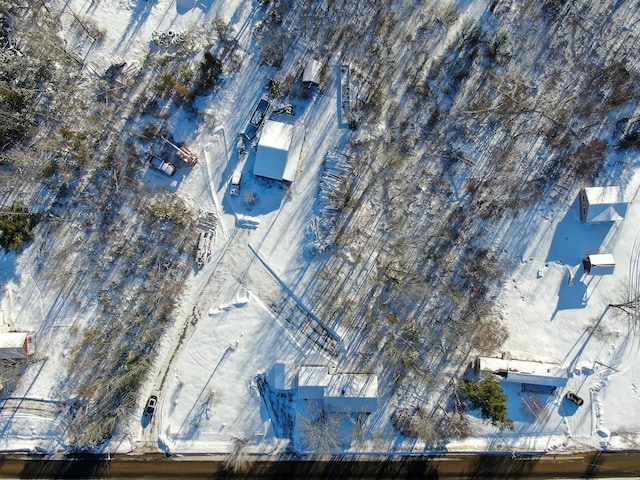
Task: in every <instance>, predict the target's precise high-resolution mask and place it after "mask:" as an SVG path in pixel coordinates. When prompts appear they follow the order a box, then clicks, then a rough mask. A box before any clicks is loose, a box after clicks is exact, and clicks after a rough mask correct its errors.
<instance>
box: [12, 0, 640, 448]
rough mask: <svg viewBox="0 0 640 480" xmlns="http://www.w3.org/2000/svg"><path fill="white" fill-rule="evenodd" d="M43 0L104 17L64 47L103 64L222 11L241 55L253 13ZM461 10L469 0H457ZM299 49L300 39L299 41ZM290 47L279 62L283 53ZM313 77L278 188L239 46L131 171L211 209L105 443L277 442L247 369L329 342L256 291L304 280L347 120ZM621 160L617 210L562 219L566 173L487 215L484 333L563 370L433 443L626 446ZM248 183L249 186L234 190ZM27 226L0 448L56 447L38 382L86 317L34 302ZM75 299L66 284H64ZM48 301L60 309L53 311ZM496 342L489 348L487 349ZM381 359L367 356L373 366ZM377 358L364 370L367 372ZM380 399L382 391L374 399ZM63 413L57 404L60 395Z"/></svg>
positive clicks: (47, 393)
mask: <svg viewBox="0 0 640 480" xmlns="http://www.w3.org/2000/svg"><path fill="white" fill-rule="evenodd" d="M48 3H49V4H50V5H51V6H52V8H57V9H62V8H63V6H64V7H65V8H67V9H72V10H73V11H75V12H77V13H81V14H83V15H87V16H90V17H91V18H93V19H94V20H95V21H96V22H97V23H98V24H99V25H101V26H102V27H104V28H107V29H108V31H107V36H106V40H105V41H104V42H103V43H102V44H100V45H98V46H87V48H86V49H85V50H84V51H83V52H81V54H82V56H84V57H85V58H86V59H87V62H88V64H90V65H91V66H92V68H94V69H96V70H98V71H103V70H105V69H106V68H107V67H108V66H109V65H110V64H111V63H113V61H114V59H122V60H124V61H126V62H127V64H128V65H135V64H137V63H139V62H140V63H141V62H142V59H143V58H144V56H145V55H146V48H147V46H148V45H149V42H150V40H151V38H152V37H153V36H154V35H156V34H157V32H168V31H173V32H186V34H187V35H188V34H193V32H196V31H197V29H198V26H199V25H201V24H204V23H205V22H210V21H212V20H213V19H214V18H222V19H224V20H225V21H226V22H229V23H230V25H231V26H232V27H233V28H234V29H235V31H236V32H237V33H238V40H239V43H240V45H241V47H242V49H243V51H244V54H245V55H246V56H247V57H252V56H254V55H256V54H254V52H253V51H252V46H253V43H252V38H251V35H252V33H251V32H252V31H253V29H254V28H255V24H256V22H257V19H258V14H257V12H258V9H259V7H258V6H257V4H254V3H253V2H243V1H240V0H221V1H215V2H214V1H213V0H201V1H198V0H193V1H191V0H178V1H177V2H175V1H170V0H158V1H148V2H146V1H134V0H113V1H106V0H102V1H101V2H97V1H96V2H94V1H91V2H89V1H85V0H71V1H68V2H62V1H57V0H56V1H50V2H48ZM468 3H469V4H471V7H470V9H471V11H473V9H474V8H477V9H480V10H482V8H484V5H485V4H484V2H468ZM300 53H301V58H302V56H303V55H304V54H305V52H304V50H303V49H301V52H300ZM301 65H302V63H298V64H296V65H292V66H291V68H292V69H296V68H298V69H299V68H301ZM327 68H328V70H329V72H330V73H329V75H328V78H329V83H328V84H327V85H324V86H323V89H322V91H317V90H313V91H312V93H310V94H309V97H308V98H307V99H304V100H299V101H298V102H297V104H296V107H297V108H296V115H295V116H293V117H290V116H283V117H282V120H283V121H287V122H295V125H296V126H298V127H299V128H301V129H302V130H303V131H304V133H305V137H304V143H303V145H302V150H301V156H300V163H299V165H298V171H297V173H296V178H295V181H294V182H293V185H292V186H291V188H289V189H286V188H284V187H282V185H280V184H279V183H278V182H275V181H270V180H266V179H262V178H256V177H254V176H253V174H252V171H253V165H254V161H255V157H256V149H255V145H251V144H249V145H247V150H246V152H239V151H238V149H237V144H236V141H237V134H238V133H239V132H240V131H242V130H243V129H244V126H245V125H246V122H247V120H248V117H249V115H250V113H251V110H252V109H253V107H254V105H255V104H256V103H257V101H258V100H259V99H260V98H261V97H262V96H263V95H264V94H265V82H264V78H266V77H267V75H268V73H269V70H268V67H260V66H258V61H257V58H253V59H252V61H248V62H244V63H243V64H242V66H241V69H240V71H239V72H236V73H235V75H234V80H233V83H231V84H227V85H225V86H224V88H223V89H221V91H220V92H219V93H217V94H215V95H213V96H212V97H211V98H209V97H205V98H200V99H199V100H198V102H201V105H199V107H200V108H201V109H202V110H203V111H205V112H207V114H206V115H205V117H206V116H207V115H210V117H211V118H206V120H207V121H205V122H200V123H197V122H195V121H193V120H191V119H188V118H176V119H175V130H174V132H173V135H174V138H175V139H176V141H179V142H182V143H185V144H187V145H189V146H190V147H192V148H194V149H195V150H196V151H197V152H199V154H200V161H199V163H198V164H197V165H196V166H195V167H193V169H191V170H187V169H180V170H179V171H178V172H177V174H176V176H174V177H172V178H171V179H168V178H165V177H161V176H160V175H159V174H158V173H157V172H152V171H150V172H149V173H148V174H146V175H145V181H146V182H147V183H148V184H149V185H151V186H153V187H155V188H167V189H171V190H172V191H174V192H175V195H178V196H179V197H181V198H182V199H183V200H184V201H185V202H186V204H187V205H188V206H189V207H191V208H193V209H194V210H197V211H201V212H210V213H213V214H215V215H216V216H217V217H218V219H219V223H218V225H217V227H216V230H215V237H214V240H213V242H212V247H211V259H210V261H209V262H207V263H206V264H205V265H204V267H203V268H202V269H195V268H194V270H193V272H192V273H191V275H190V276H189V279H188V284H187V285H186V289H185V292H184V294H183V295H182V296H181V297H180V298H179V299H178V308H177V310H176V313H175V319H174V322H173V323H172V326H171V328H170V329H169V332H168V334H167V335H166V336H165V338H164V340H163V343H162V346H161V348H159V349H158V350H157V352H155V354H154V357H155V358H154V362H153V369H152V371H150V372H148V378H147V379H146V381H145V387H144V388H143V392H142V394H141V395H140V398H139V400H138V402H139V409H138V413H137V414H135V415H132V416H131V417H130V418H129V419H128V421H127V422H126V424H125V425H121V426H120V429H119V431H118V432H117V437H116V438H114V439H113V440H112V441H111V443H110V445H109V447H108V448H109V449H110V451H118V452H123V453H126V452H148V451H165V452H167V453H174V454H175V453H227V452H230V451H232V450H233V448H234V442H236V441H237V439H247V440H248V444H249V446H250V447H249V451H250V452H252V453H263V454H273V453H274V452H278V451H281V450H283V449H285V448H287V444H288V441H287V440H286V439H283V438H281V435H279V432H278V431H277V428H275V427H274V425H273V422H272V419H271V417H270V411H269V408H267V406H266V405H265V403H264V401H263V399H262V398H261V396H260V392H259V389H258V383H257V381H256V379H257V378H258V376H259V375H262V374H266V373H267V372H269V370H270V369H271V368H272V366H273V365H274V363H276V362H286V363H287V365H294V366H295V365H300V364H305V363H306V364H316V365H317V364H328V363H330V361H331V360H332V358H331V356H330V355H329V354H327V353H326V352H325V351H323V350H322V349H320V348H318V347H316V346H315V345H314V344H313V343H312V342H310V341H309V339H308V338H307V337H306V336H304V335H301V334H300V332H299V331H297V330H296V328H294V327H293V326H292V325H290V324H289V323H287V322H286V321H285V320H283V319H282V318H280V317H279V316H278V315H276V314H275V313H274V311H273V309H272V305H271V302H272V301H273V299H274V298H275V297H277V295H278V292H282V291H285V292H287V293H289V294H290V295H291V296H292V298H296V297H295V296H296V295H298V294H300V293H301V292H303V291H304V290H305V288H307V287H308V283H305V282H309V278H307V270H306V268H307V262H309V258H307V255H308V253H305V242H306V236H307V233H308V228H309V223H310V218H311V217H312V214H313V208H314V203H315V200H316V194H317V192H318V186H319V183H320V177H321V174H322V169H323V161H324V160H325V157H326V156H327V154H330V153H331V152H333V151H334V150H339V149H340V147H341V146H342V145H344V143H345V142H346V140H347V138H348V136H349V135H350V130H349V129H348V128H346V127H345V125H343V124H341V123H340V118H339V112H338V103H339V102H338V95H339V92H338V86H339V69H340V62H339V58H338V57H337V56H336V58H334V60H333V63H330V64H329V65H327ZM624 161H625V162H626V164H627V165H628V166H627V167H626V168H627V169H628V171H627V172H626V175H627V176H628V177H630V180H629V181H628V183H627V184H625V185H623V186H624V188H625V194H626V197H627V198H628V199H629V200H631V203H630V205H629V208H628V211H627V216H626V218H625V219H624V221H622V222H616V223H606V224H585V223H582V222H580V218H579V211H578V203H577V198H578V197H577V193H578V192H577V190H576V191H575V192H571V194H570V195H568V197H569V198H573V199H574V200H575V201H574V202H573V203H571V204H569V203H567V204H563V205H553V206H551V207H549V206H547V207H544V208H543V207H539V206H537V205H536V204H534V205H533V206H532V207H530V211H529V212H526V213H521V214H520V215H519V216H518V217H516V218H511V219H510V220H509V221H508V222H505V224H504V225H503V229H504V238H508V239H512V240H509V241H508V242H507V244H506V245H504V249H503V251H502V252H501V256H502V258H503V259H505V260H506V261H507V262H509V264H510V265H512V266H513V268H512V271H511V272H510V274H509V276H508V278H507V279H506V280H505V281H504V284H503V286H502V289H501V292H500V294H499V296H498V299H497V305H498V307H499V311H500V320H501V321H502V322H503V323H504V324H505V326H506V327H507V330H508V332H509V336H508V338H507V340H506V342H505V344H504V345H503V346H502V348H501V352H508V353H510V354H511V355H512V357H514V358H526V357H527V356H532V355H534V354H535V355H537V356H540V357H545V358H549V359H555V360H556V361H558V362H559V363H561V365H562V367H563V368H565V369H566V371H567V372H568V376H569V381H568V384H567V386H566V388H561V389H558V391H556V393H554V394H553V395H537V394H529V393H525V392H521V391H520V385H519V384H505V391H506V393H507V395H508V397H509V416H510V417H511V418H512V419H513V420H514V421H515V430H514V431H513V432H504V433H497V432H496V429H495V428H492V427H490V426H489V425H487V424H486V423H483V422H482V421H481V420H480V419H479V418H477V412H470V413H471V414H472V416H474V415H476V417H473V418H472V433H471V436H470V437H469V438H467V439H464V440H459V441H454V442H451V443H449V444H447V445H446V446H445V448H446V449H447V450H449V451H463V452H464V451H487V450H490V451H566V450H573V449H584V448H603V449H630V448H638V446H639V445H640V435H639V432H640V391H639V390H638V389H639V388H640V383H639V382H640V367H639V366H638V356H639V351H640V338H639V337H638V331H637V328H638V326H637V325H636V324H634V323H633V322H632V321H631V320H630V317H629V316H625V315H624V314H623V313H622V312H621V311H620V309H616V308H612V307H608V305H609V304H610V303H620V302H623V301H624V300H625V298H626V297H625V296H626V294H627V292H628V289H629V288H631V287H633V286H637V284H636V283H635V282H636V281H637V278H636V277H637V274H638V266H639V265H640V263H639V262H640V238H638V231H639V228H640V209H639V208H638V205H637V200H636V199H637V192H638V189H639V188H640V169H638V162H637V160H636V159H624ZM235 171H242V186H241V194H240V195H239V196H230V195H229V182H230V179H231V175H232V174H233V172H235ZM249 196H251V197H252V199H251V201H249ZM599 252H603V253H605V252H606V253H611V254H613V256H614V257H615V259H616V268H615V272H614V274H613V275H606V276H596V275H585V273H584V270H583V268H582V259H583V258H584V257H585V256H586V255H588V254H592V253H599ZM38 255H39V243H38V240H36V241H35V242H34V243H33V244H32V245H30V246H29V247H28V248H27V249H26V250H25V251H24V252H22V253H21V254H20V255H19V256H16V255H15V254H6V255H4V257H3V258H2V263H1V269H0V275H1V276H0V280H1V281H2V284H3V289H4V293H3V295H2V299H1V304H0V306H1V308H2V310H3V312H4V322H5V325H4V328H5V329H9V328H19V329H29V330H34V331H36V333H37V344H38V349H39V352H38V356H37V358H38V361H37V362H35V363H33V364H32V365H30V366H29V368H28V369H27V370H26V371H25V372H24V373H23V375H22V376H21V378H20V379H19V381H18V384H17V388H16V390H15V391H14V393H13V394H12V397H11V398H9V399H6V398H3V399H2V400H1V401H2V402H3V403H2V406H3V408H2V410H1V411H0V432H2V434H1V435H0V450H1V451H19V450H24V451H42V452H56V451H64V450H65V448H67V443H66V442H67V440H66V438H65V434H64V428H65V416H64V415H68V413H64V414H62V413H61V412H62V411H63V409H62V407H61V406H60V405H68V404H69V402H70V401H71V399H68V398H58V397H57V396H56V392H57V391H58V389H57V383H58V382H59V381H60V380H61V378H62V374H61V369H60V367H61V366H62V365H66V364H67V362H68V359H69V348H70V346H71V345H72V342H73V339H74V336H75V335H77V332H78V329H80V328H82V325H84V323H85V321H86V319H83V318H65V319H61V320H59V321H56V322H55V323H52V322H50V321H48V320H47V318H46V312H47V311H49V310H50V309H52V308H54V306H55V304H56V300H57V296H58V295H60V292H56V291H48V290H41V289H40V287H39V285H38V283H37V282H36V281H35V280H34V276H33V275H32V274H31V268H32V265H33V264H34V263H35V261H36V260H37V259H38ZM79 301H80V299H79ZM57 318H60V317H57ZM501 352H495V354H496V355H499V354H500V353H501ZM380 369H381V371H382V370H383V369H384V365H380ZM381 371H380V372H377V373H381ZM567 390H571V391H574V392H577V393H578V394H579V395H580V396H581V397H582V398H584V400H585V404H584V405H583V406H582V407H580V408H576V407H575V406H574V405H573V404H571V403H570V402H568V401H567V400H566V399H565V398H564V393H565V392H566V391H567ZM151 394H156V395H158V397H159V405H158V408H157V410H156V413H155V414H154V416H153V418H152V419H151V421H149V419H148V418H147V417H146V416H143V415H142V411H143V408H144V405H145V402H146V400H147V397H148V396H149V395H151ZM390 404H391V402H389V399H388V398H386V399H381V401H380V411H378V412H377V413H376V414H375V415H374V416H373V419H372V428H373V429H375V423H376V422H380V424H384V423H385V422H384V421H383V420H382V419H383V418H384V417H388V416H389V413H390V412H389V411H387V410H385V408H386V407H387V406H388V405H390ZM389 408H391V407H389ZM65 412H66V410H65ZM360 447H361V448H363V449H365V450H368V451H376V452H380V451H398V452H406V451H413V452H416V451H418V452H419V451H423V449H424V448H425V446H424V443H420V442H415V441H405V440H404V439H402V438H397V437H394V436H393V433H390V432H389V429H386V430H385V431H384V432H383V433H382V434H381V435H380V436H376V435H373V436H372V437H371V438H369V439H368V441H366V442H364V443H362V444H360V445H359V447H356V446H355V445H352V446H350V447H349V448H350V449H352V450H357V448H360Z"/></svg>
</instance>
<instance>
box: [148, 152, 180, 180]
mask: <svg viewBox="0 0 640 480" xmlns="http://www.w3.org/2000/svg"><path fill="white" fill-rule="evenodd" d="M149 163H150V164H151V166H152V167H153V168H155V169H156V170H158V171H160V172H162V173H164V174H165V175H167V176H169V177H170V176H171V175H173V174H174V173H176V167H175V166H174V165H171V164H170V163H167V162H165V161H164V160H162V159H161V158H160V157H156V156H155V155H151V158H150V159H149Z"/></svg>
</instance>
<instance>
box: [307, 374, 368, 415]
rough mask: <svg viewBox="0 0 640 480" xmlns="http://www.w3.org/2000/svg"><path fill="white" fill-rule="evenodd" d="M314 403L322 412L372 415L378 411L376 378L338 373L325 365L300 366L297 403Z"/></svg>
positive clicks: (366, 375)
mask: <svg viewBox="0 0 640 480" xmlns="http://www.w3.org/2000/svg"><path fill="white" fill-rule="evenodd" d="M308 400H312V401H315V402H316V403H317V404H318V406H319V407H320V408H322V410H324V411H325V412H339V413H372V412H375V411H376V410H377V409H378V376H377V375H375V374H373V373H338V372H335V371H333V370H332V369H331V368H330V367H329V366H328V365H304V366H301V367H300V370H299V372H298V401H308Z"/></svg>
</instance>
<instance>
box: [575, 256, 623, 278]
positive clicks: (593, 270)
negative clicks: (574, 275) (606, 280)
mask: <svg viewBox="0 0 640 480" xmlns="http://www.w3.org/2000/svg"><path fill="white" fill-rule="evenodd" d="M582 266H583V267H584V270H585V272H587V273H589V274H591V275H610V274H612V273H613V270H614V268H615V266H616V261H615V260H614V258H613V255H611V254H610V253H597V254H594V255H589V256H588V257H587V258H585V259H584V260H583V261H582Z"/></svg>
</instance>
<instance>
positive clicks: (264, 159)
mask: <svg viewBox="0 0 640 480" xmlns="http://www.w3.org/2000/svg"><path fill="white" fill-rule="evenodd" d="M303 140H304V134H303V132H302V130H301V129H299V128H296V126H295V125H292V124H290V123H284V122H278V121H275V120H267V121H266V122H265V124H264V127H263V130H262V134H261V136H260V141H259V142H258V151H257V153H256V159H255V164H254V166H253V173H254V175H257V176H259V177H265V178H271V179H273V180H281V181H285V182H289V183H290V182H293V180H294V178H295V176H296V172H297V170H298V163H299V160H300V152H301V150H302V142H303Z"/></svg>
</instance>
